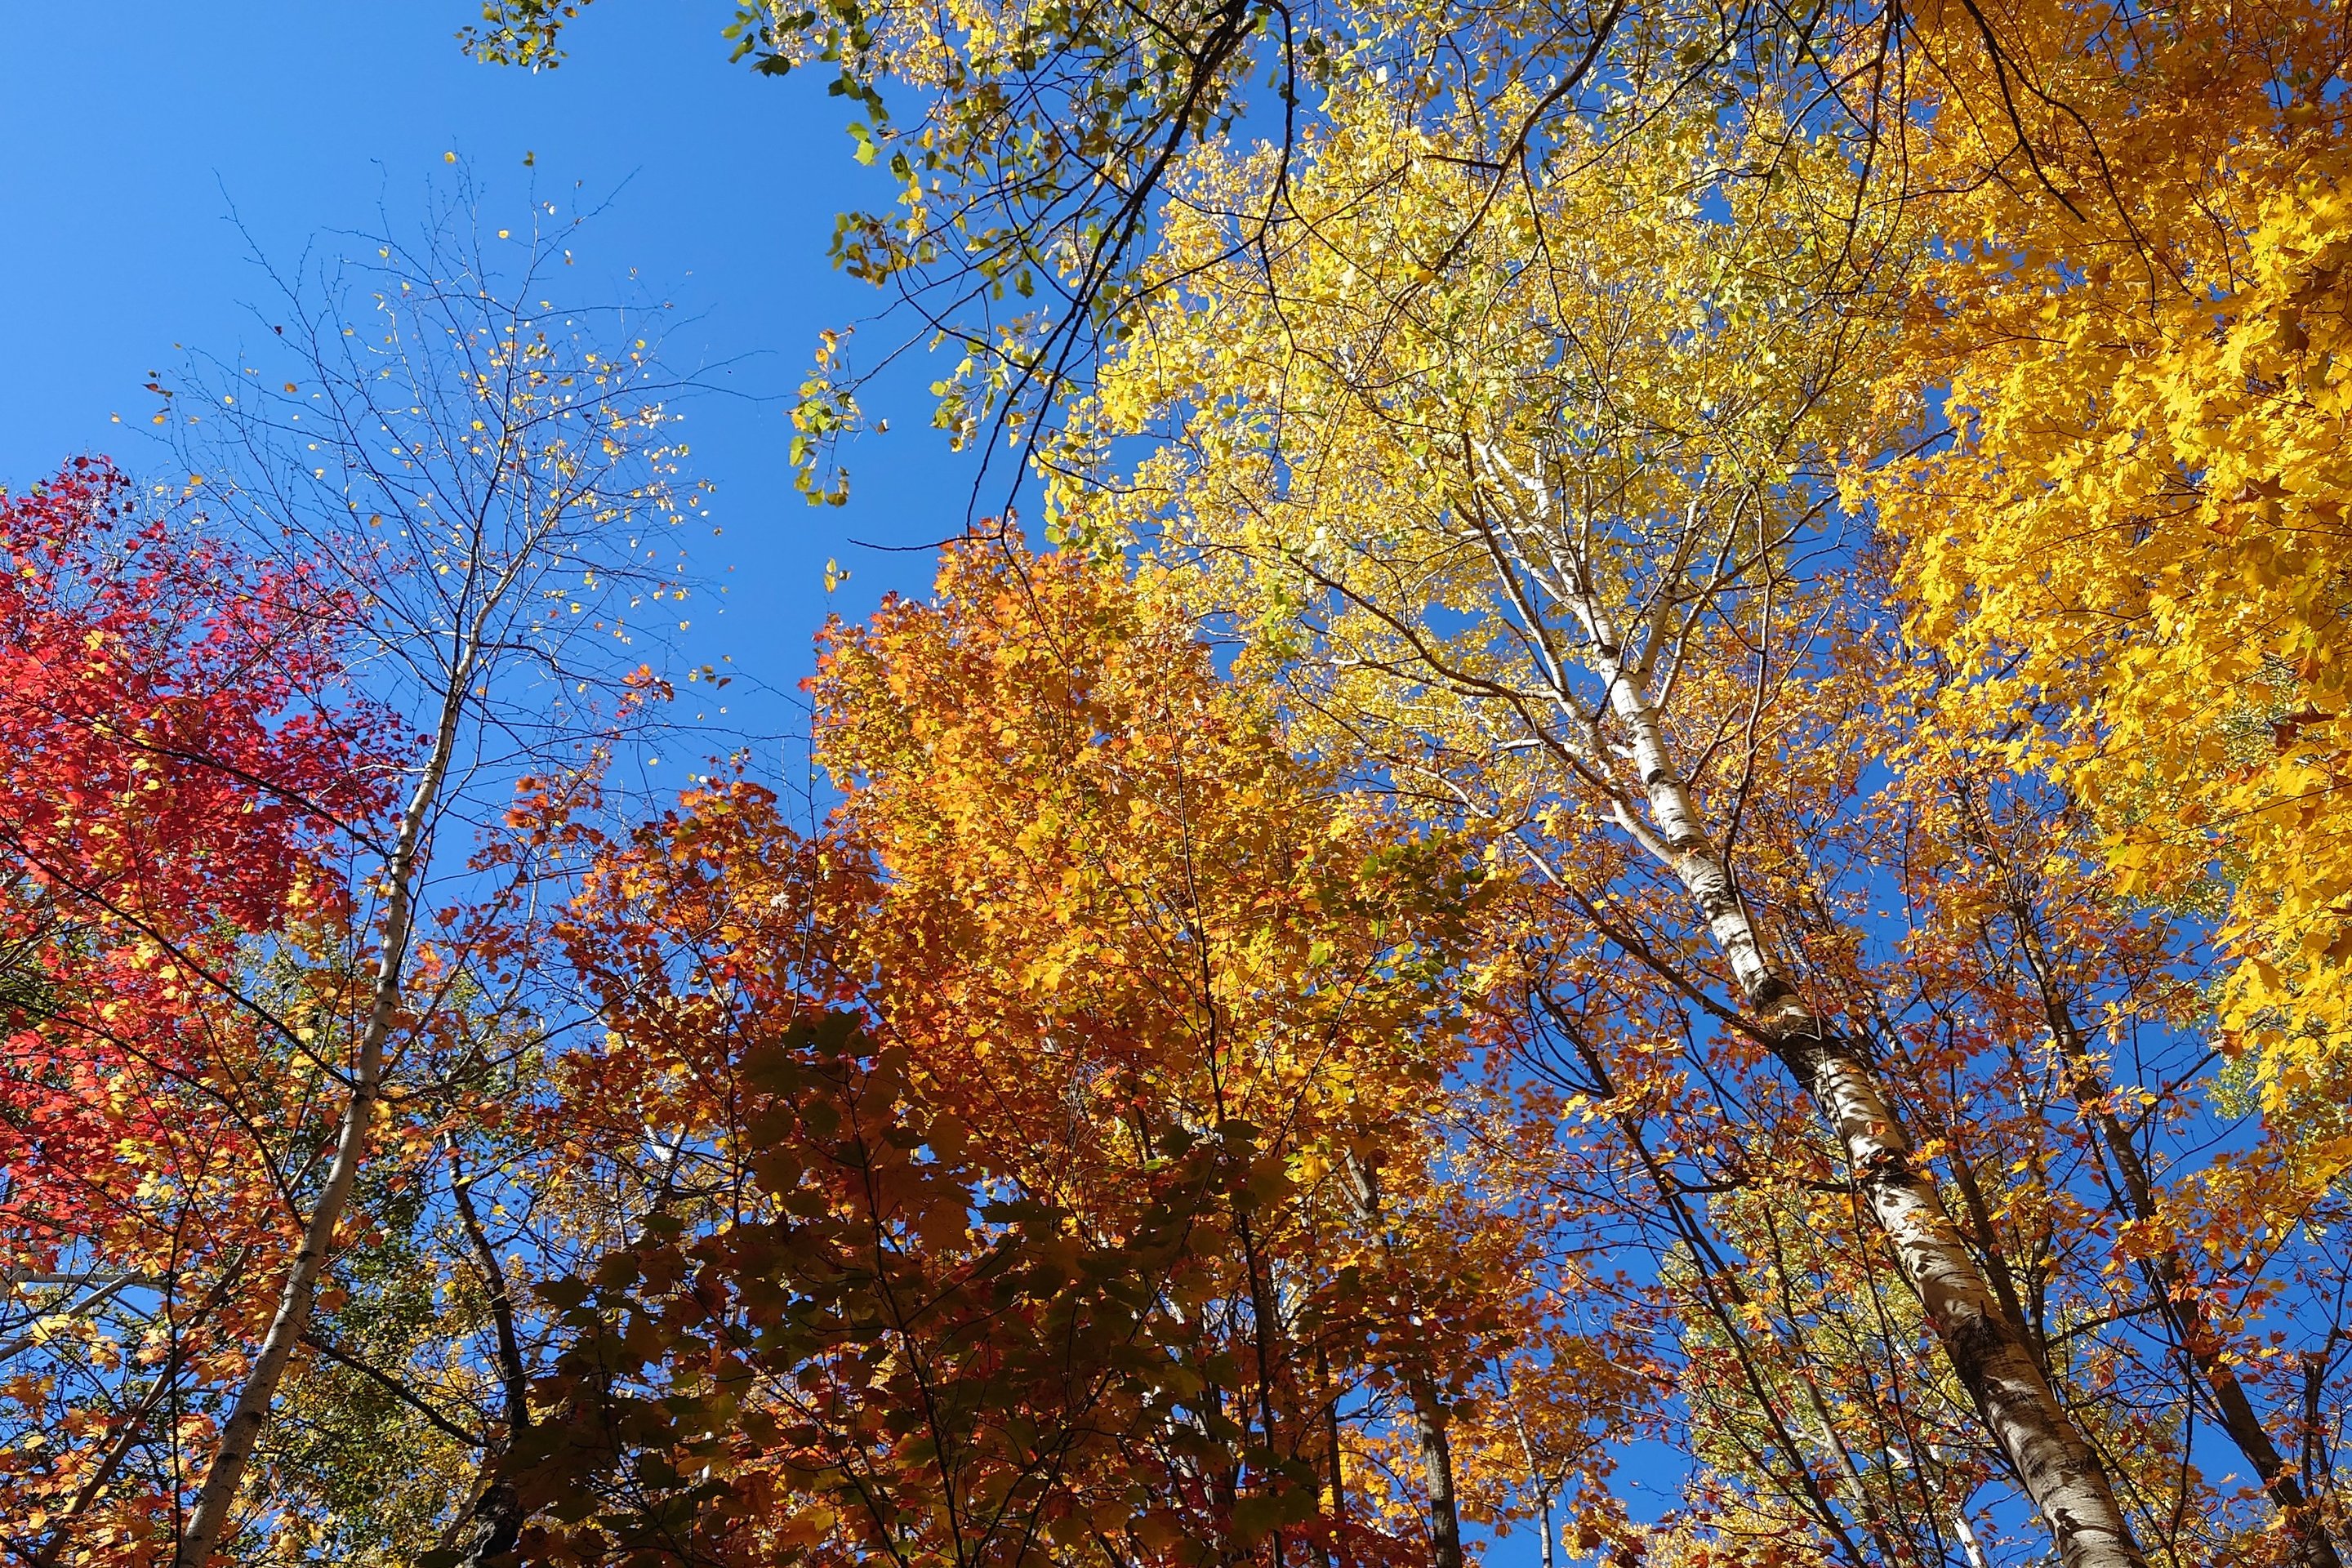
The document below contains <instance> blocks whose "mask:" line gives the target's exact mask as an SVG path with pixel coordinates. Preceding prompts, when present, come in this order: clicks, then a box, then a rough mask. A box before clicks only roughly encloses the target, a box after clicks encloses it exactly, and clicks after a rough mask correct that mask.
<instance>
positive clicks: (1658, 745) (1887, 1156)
mask: <svg viewBox="0 0 2352 1568" xmlns="http://www.w3.org/2000/svg"><path fill="white" fill-rule="evenodd" d="M1592 629H1593V631H1594V634H1595V638H1596V641H1598V642H1599V643H1600V644H1601V646H1602V647H1604V648H1613V647H1614V639H1613V638H1612V637H1608V636H1607V635H1605V632H1604V629H1603V628H1602V627H1601V626H1597V625H1595V626H1593V627H1592ZM1596 668H1597V669H1598V671H1599V673H1600V674H1601V676H1602V678H1603V679H1606V680H1607V681H1608V683H1609V701H1610V707H1611V710H1612V712H1613V713H1614V715H1615V717H1616V718H1617V720H1618V721H1619V722H1620V723H1621V724H1622V726H1623V727H1624V730H1625V732H1626V736H1627V739H1628V741H1629V742H1630V743H1631V752H1632V759H1633V765H1634V768H1635V770H1636V772H1637V773H1638V774H1639V776H1640V779H1641V782H1642V788H1643V793H1644V795H1645V797H1646V804H1647V806H1648V820H1647V821H1646V822H1644V821H1643V820H1642V819H1641V818H1640V817H1638V816H1635V815H1634V814H1633V812H1631V811H1630V810H1628V809H1626V808H1625V807H1624V806H1622V805H1621V806H1620V807H1619V811H1620V814H1621V815H1620V822H1621V824H1622V826H1625V827H1626V828H1627V829H1628V830H1629V831H1631V832H1632V833H1633V835H1634V837H1636V838H1637V839H1639V840H1640V841H1641V842H1642V843H1643V846H1644V847H1646V848H1648V849H1649V850H1650V852H1651V853H1652V854H1654V855H1655V856H1656V857H1657V858H1659V859H1660V860H1661V861H1662V862H1664V865H1665V866H1666V868H1668V869H1669V870H1671V871H1672V872H1673V873H1674V875H1675V879H1677V880H1678V881H1679V882H1681V884H1682V886H1683V888H1684V889H1685V892H1687V893H1688V894H1689V895H1690V898H1691V900H1692V902H1693V904H1694V905H1695V906H1696V909H1697V910H1698V913H1699V916H1700V918H1701V919H1702V920H1704V921H1706V927H1707V930H1708V931H1709V933H1710V934H1711V935H1712V936H1713V938H1714V940H1715V943H1716V945H1717V948H1718V949H1719V950H1720V951H1721V952H1723V954H1724V956H1725V958H1726V959H1727V960H1728V961H1729V963H1730V965H1731V969H1732V973H1733V974H1734V976H1735V977H1736V978H1737V980H1738V984H1739V987H1740V991H1741V993H1742V994H1743V995H1744V997H1745V999H1746V1002H1747V1011H1748V1017H1749V1018H1750V1020H1751V1021H1752V1023H1753V1024H1754V1026H1755V1028H1756V1030H1757V1033H1758V1034H1759V1036H1760V1037H1762V1038H1763V1039H1764V1040H1765V1041H1766V1042H1767V1043H1768V1044H1769V1046H1770V1047H1771V1048H1772V1050H1773V1053H1774V1054H1775V1055H1776V1056H1778V1057H1779V1058H1780V1061H1781V1063H1782V1065H1783V1066H1785V1067H1786V1068H1788V1070H1789V1072H1790V1075H1791V1076H1792V1077H1793V1078H1794V1079H1796V1081H1797V1082H1798V1083H1799V1084H1800V1085H1801V1087H1802V1088H1803V1089H1805V1091H1806V1093H1807V1094H1809V1095H1810V1096H1811V1099H1812V1100H1813V1103H1814V1105H1815V1106H1816V1107H1818V1108H1819V1109H1820V1110H1821V1112H1822V1115H1823V1117H1825V1118H1826V1119H1827V1120H1828V1121H1829V1123H1830V1125H1831V1127H1832V1128H1833V1129H1834V1130H1835V1131H1836V1133H1837V1136H1838V1141H1839V1143H1840V1145H1841V1147H1842V1148H1843V1151H1844V1154H1845V1159H1846V1163H1847V1166H1848V1168H1849V1169H1850V1170H1851V1171H1852V1172H1853V1181H1854V1183H1855V1185H1856V1187H1857V1188H1858V1189H1859V1191H1860V1192H1861V1194H1862V1195H1863V1197H1864V1201H1865V1202H1866V1203H1867V1204H1868V1205H1869V1207H1870V1211H1871V1214H1872V1215H1873V1217H1874V1218H1875V1219H1876V1220H1877V1222H1878V1226H1879V1228H1880V1230H1881V1231H1882V1232H1883V1233H1884V1234H1885V1237H1886V1240H1887V1244H1888V1246H1889V1247H1890V1249H1891V1250H1892V1251H1893V1253H1894V1257H1895V1264H1896V1267H1897V1268H1899V1269H1900V1270H1901V1272H1902V1275H1903V1278H1904V1279H1906V1281H1908V1282H1909V1284H1910V1286H1911V1288H1912V1289H1913V1290H1915V1291H1916V1293H1917V1295H1918V1298H1919V1302H1920V1305H1921V1306H1922V1307H1923V1308H1924V1309H1925V1310H1926V1312H1927V1321H1929V1322H1930V1323H1931V1324H1933V1325H1934V1327H1935V1330H1936V1333H1937V1338H1938V1340H1940V1341H1941V1342H1942V1344H1943V1347H1944V1352H1945V1354H1946V1356H1947V1357H1948V1359H1949V1361H1950V1362H1951V1364H1952V1369H1953V1371H1954V1372H1955V1373H1958V1376H1959V1379H1960V1382H1961V1384H1962V1385H1963V1386H1965V1387H1966V1388H1967V1389H1968V1391H1969V1397H1970V1399H1972V1400H1973V1401H1974V1402H1975V1404H1976V1406H1977V1410H1978V1413H1979V1415H1981V1416H1982V1418H1983V1420H1984V1424H1985V1428H1986V1430H1987V1431H1988V1432H1989V1433H1990V1436H1991V1437H1992V1439H1993V1442H1994V1443H1995V1445H1996V1446H1998V1447H1999V1448H2000V1452H2001V1454H2002V1455H2003V1456H2004V1457H2005V1458H2007V1459H2008V1461H2009V1464H2010V1467H2011V1469H2012V1470H2013V1471H2014V1472H2015V1473H2016V1475H2017V1478H2018V1479H2019V1481H2020V1482H2021V1484H2022V1485H2023V1487H2024V1489H2025V1492H2026V1496H2027V1497H2028V1498H2029V1499H2030V1500H2032V1503H2033V1506H2034V1508H2035V1509H2036V1510H2038V1511H2039V1512H2040V1513H2041V1515H2042V1522H2043V1524H2044V1525H2045V1526H2046V1527H2047V1529H2048V1530H2049V1531H2050V1535H2051V1539H2052V1541H2053V1542H2054V1543H2055V1545H2056V1546H2057V1548H2058V1556H2059V1561H2060V1563H2063V1565H2064V1568H2146V1560H2145V1559H2144V1558H2143V1557H2142V1556H2141V1554H2140V1550H2139V1547H2138V1545H2137V1542H2134V1541H2133V1539H2132V1534H2131V1531H2130V1528H2129V1526H2128V1525H2127V1524H2126V1522H2125V1520H2124V1514H2123V1510H2122V1508H2121V1506H2120V1505H2119V1504H2118V1503H2117V1502H2116V1495H2115V1489H2114V1487H2113V1485H2112V1484H2111V1483H2110V1482H2109V1480H2108V1479H2107V1474H2106V1470H2105V1467H2104V1466H2103V1465H2102V1464H2101V1463H2100V1461H2099V1458H2098V1455H2097V1454H2096V1453H2095V1452H2094V1451H2093V1449H2092V1447H2091V1446H2090V1444H2089V1442H2088V1441H2086V1440H2085V1439H2084V1436H2083V1435H2082V1433H2081V1431H2080V1430H2079V1429H2077V1428H2076V1426H2075V1425H2074V1421H2073V1420H2072V1419H2071V1418H2070V1417H2069V1416H2068V1415H2067V1413H2066V1410H2065V1407H2064V1406H2063V1405H2061V1404H2060V1403H2059V1400H2058V1396H2057V1394H2056V1392H2055V1390H2053V1388H2052V1387H2051V1384H2050V1383H2049V1380H2048V1379H2047V1378H2045V1377H2044V1376H2043V1375H2042V1369H2041V1367H2040V1365H2039V1364H2038V1363H2036V1362H2035V1360H2034V1358H2033V1354H2032V1351H2031V1349H2030V1348H2029V1347H2028V1345H2027V1343H2026V1341H2025V1335H2024V1331H2023V1327H2022V1325H2021V1324H2018V1323H2015V1322H2012V1321H2011V1320H2010V1319H2009V1317H2008V1315H2007V1314H2006V1313H2004V1312H2002V1311H2001V1310H2000V1305H1999V1303H1998V1302H1997V1301H1996V1300H1995V1299H1994V1296H1993V1292H1992V1290H1991V1289H1990V1287H1989V1286H1988V1285H1987V1284H1986V1282H1985V1278H1984V1274H1983V1272H1982V1270H1980V1269H1979V1268H1978V1267H1977V1263H1976V1259H1975V1258H1972V1257H1970V1256H1969V1251H1968V1248H1967V1247H1966V1245H1965V1244H1964V1243H1963V1242H1962V1240H1961V1237H1960V1234H1959V1230H1958V1227H1957V1226H1955V1225H1953V1223H1952V1219H1951V1215H1949V1214H1948V1213H1947V1212H1945V1209H1944V1204H1943V1199H1942V1197H1941V1196H1940V1195H1939V1194H1937V1190H1936V1186H1935V1184H1934V1182H1933V1181H1932V1180H1931V1179H1930V1178H1929V1176H1928V1174H1927V1173H1926V1172H1925V1171H1923V1170H1922V1169H1920V1167H1919V1165H1918V1163H1917V1162H1916V1159H1915V1157H1914V1151H1913V1148H1912V1145H1911V1141H1910V1138H1909V1136H1908V1134H1907V1133H1906V1131H1904V1128H1903V1124H1902V1122H1901V1121H1900V1119H1899V1118H1898V1117H1897V1116H1896V1115H1895V1110H1894V1108H1893V1106H1892V1105H1891V1104H1890V1103H1889V1102H1888V1099H1887V1096H1886V1093H1885V1089H1883V1088H1882V1087H1881V1085H1880V1082H1879V1079H1878V1076H1877V1074H1876V1073H1875V1072H1874V1070H1873V1069H1872V1068H1871V1066H1870V1063H1869V1059H1868V1057H1867V1055H1866V1053H1865V1052H1864V1049H1863V1048H1862V1047H1860V1045H1859V1043H1858V1042H1856V1041H1854V1040H1853V1039H1852V1038H1850V1037H1847V1036H1846V1035H1844V1034H1843V1033H1842V1032H1841V1031H1840V1030H1838V1029H1837V1028H1836V1027H1834V1026H1832V1025H1831V1024H1830V1023H1829V1022H1828V1021H1826V1020H1824V1019H1822V1018H1820V1017H1817V1016H1815V1015H1814V1014H1813V1012H1812V1010H1811V1008H1810V1007H1808V1006H1806V1005H1805V1004H1804V1002H1803V1000H1802V999H1801V997H1799V996H1798V995H1797V994H1796V992H1795V991H1794V990H1793V989H1792V988H1791V987H1790V984H1789V983H1788V981H1787V980H1786V979H1785V978H1783V977H1782V975H1781V974H1780V971H1779V969H1778V968H1777V966H1775V965H1774V964H1773V963H1772V962H1771V960H1770V959H1769V957H1768V956H1767V954H1766V952H1765V951H1764V946H1763V943H1762V941H1761V940H1760V938H1759V934H1758V932H1757V930H1756V927H1755V925H1754V923H1753V922H1752V921H1750V920H1749V919H1748V911H1747V909H1746V907H1745V906H1744V905H1743V904H1742V902H1741V901H1740V899H1739V897H1738V889H1737V888H1736V887H1735V885H1734V883H1733V881H1732V879H1731V871H1730V867H1729V866H1728V865H1727V862H1726V861H1725V859H1724V857H1723V853H1722V851H1721V850H1719V849H1718V848H1717V847H1716V845H1715V843H1714V841H1713V840H1712V839H1711V838H1710V837H1708V836H1707V834H1706V830H1705V828H1704V827H1703V826H1702V825H1701V822H1700V819H1699V816H1698V812H1697V810H1696V807H1695V806H1694V805H1693V804H1692V801H1691V797H1690V792H1689V788H1688V786H1687V785H1686V784H1685V783H1684V781H1683V779H1682V777H1681V774H1680V771H1679V770H1678V769H1677V768H1676V766H1675V758H1674V755H1673V752H1672V751H1671V749H1670V748H1669V746H1668V744H1667V742H1666V739H1665V735H1664V729H1663V726H1662V724H1661V723H1660V721H1659V719H1658V716H1657V714H1656V712H1655V711H1654V710H1653V709H1652V707H1651V706H1650V703H1649V700H1648V697H1647V694H1646V693H1645V691H1644V689H1643V687H1644V685H1645V683H1646V672H1645V671H1643V670H1641V669H1639V668H1631V669H1629V668H1626V667H1624V666H1623V665H1622V664H1621V663H1619V662H1618V661H1617V660H1616V659H1615V658H1614V657H1613V656H1612V657H1611V658H1606V659H1603V660H1601V661H1599V662H1598V663H1597V665H1596Z"/></svg>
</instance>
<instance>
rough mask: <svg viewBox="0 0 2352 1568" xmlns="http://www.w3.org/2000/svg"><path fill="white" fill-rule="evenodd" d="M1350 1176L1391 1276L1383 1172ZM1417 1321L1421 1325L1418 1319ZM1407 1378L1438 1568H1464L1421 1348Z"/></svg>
mask: <svg viewBox="0 0 2352 1568" xmlns="http://www.w3.org/2000/svg"><path fill="white" fill-rule="evenodd" d="M1344 1168H1345V1170H1346V1173H1347V1174H1348V1177H1349V1180H1348V1182H1347V1184H1346V1185H1347V1189H1348V1191H1349V1195H1350V1196H1351V1197H1353V1198H1354V1200H1355V1204H1356V1213H1357V1215H1358V1217H1360V1219H1362V1221H1363V1222H1364V1223H1365V1224H1366V1225H1369V1226H1371V1227H1372V1233H1373V1235H1375V1236H1376V1237H1379V1238H1380V1244H1381V1255H1382V1256H1383V1257H1385V1258H1387V1259H1388V1260H1389V1264H1390V1268H1391V1272H1392V1273H1393V1272H1395V1270H1396V1268H1397V1264H1396V1251H1397V1244H1396V1231H1395V1229H1394V1227H1393V1226H1391V1225H1390V1223H1389V1218H1388V1213H1387V1210H1386V1207H1385V1206H1384V1205H1382V1203H1381V1183H1380V1172H1379V1170H1378V1168H1377V1167H1375V1166H1374V1165H1373V1164H1372V1163H1371V1162H1370V1161H1369V1160H1365V1161H1359V1160H1355V1159H1352V1158H1351V1159H1349V1160H1348V1161H1347V1163H1346V1165H1345V1167H1344ZM1415 1321H1419V1320H1418V1319H1416V1320H1415ZM1398 1370H1399V1371H1400V1372H1401V1373H1402V1374H1403V1377H1404V1385H1405V1393H1406V1394H1407V1395H1408V1396H1409V1397H1410V1398H1411V1400H1412V1435H1413V1441H1414V1443H1415V1445H1416V1446H1417V1447H1419V1448H1420V1449H1421V1463H1422V1468H1423V1469H1424V1470H1425V1471H1427V1472H1428V1482H1427V1484H1428V1487H1429V1536H1430V1544H1431V1548H1432V1561H1433V1564H1434V1568H1463V1563H1462V1510H1461V1505H1460V1504H1459V1503H1458V1502H1457V1501H1456V1500H1455V1498H1454V1440H1453V1437H1452V1436H1451V1435H1450V1433H1449V1432H1448V1431H1447V1426H1448V1423H1449V1421H1450V1419H1451V1418H1450V1416H1449V1415H1448V1414H1447V1411H1446V1408H1445V1402H1444V1400H1443V1399H1441V1398H1439V1397H1438V1393H1437V1378H1436V1375H1435V1372H1434V1369H1433V1368H1432V1367H1431V1365H1430V1363H1429V1357H1428V1354H1427V1352H1425V1351H1424V1350H1423V1348H1422V1347H1421V1346H1420V1345H1418V1344H1415V1345H1413V1346H1412V1348H1411V1349H1410V1350H1408V1351H1407V1352H1406V1353H1405V1355H1404V1358H1403V1364H1402V1366H1401V1367H1400V1368H1399V1369H1398ZM1338 1464H1339V1459H1338V1453H1337V1449H1336V1447H1335V1448H1334V1451H1333V1458H1332V1465H1333V1467H1334V1470H1335V1473H1336V1470H1337V1467H1338Z"/></svg>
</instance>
